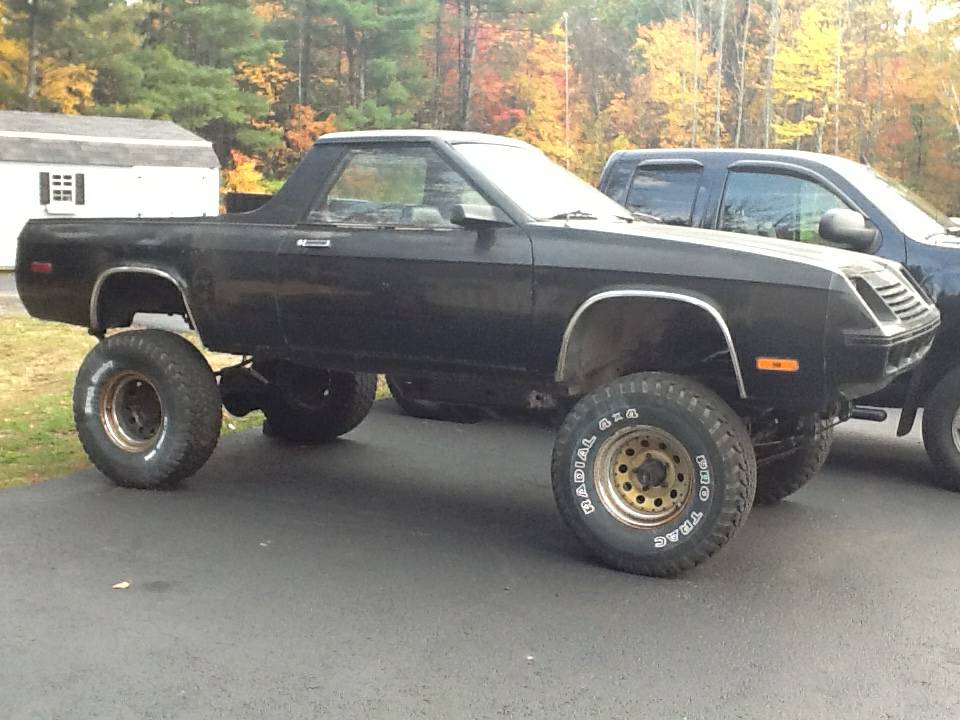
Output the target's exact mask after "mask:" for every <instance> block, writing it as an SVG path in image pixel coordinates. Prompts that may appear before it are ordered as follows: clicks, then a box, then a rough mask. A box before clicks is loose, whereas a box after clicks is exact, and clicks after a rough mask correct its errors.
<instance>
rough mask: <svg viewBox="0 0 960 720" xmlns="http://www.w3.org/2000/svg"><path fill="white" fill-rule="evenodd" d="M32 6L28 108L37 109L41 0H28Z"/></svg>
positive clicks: (30, 16)
mask: <svg viewBox="0 0 960 720" xmlns="http://www.w3.org/2000/svg"><path fill="white" fill-rule="evenodd" d="M27 4H28V5H29V6H30V15H29V28H30V29H29V37H28V39H27V110H36V109H37V94H38V93H39V87H38V86H39V82H38V81H37V75H38V74H39V73H38V69H37V65H38V64H39V60H40V47H39V39H38V35H39V28H38V27H37V25H38V23H39V18H38V17H37V16H38V15H39V14H40V0H27Z"/></svg>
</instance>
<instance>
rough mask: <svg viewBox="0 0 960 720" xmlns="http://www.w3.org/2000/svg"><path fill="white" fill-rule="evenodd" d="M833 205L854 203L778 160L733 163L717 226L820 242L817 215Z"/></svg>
mask: <svg viewBox="0 0 960 720" xmlns="http://www.w3.org/2000/svg"><path fill="white" fill-rule="evenodd" d="M834 208H851V209H855V210H856V209H858V208H856V207H855V205H854V204H853V201H852V200H850V199H849V198H847V197H846V196H845V195H844V194H843V193H842V192H841V191H840V190H839V189H836V188H834V187H831V186H830V185H829V184H828V183H826V182H825V181H822V180H819V179H818V178H815V177H813V176H809V175H807V174H806V173H805V172H804V171H803V170H802V169H801V168H796V169H793V168H789V167H783V166H782V165H780V164H773V165H770V166H765V165H762V164H757V163H753V162H750V163H746V164H744V163H734V164H733V165H732V166H731V168H730V170H729V172H728V173H727V180H726V183H725V185H724V189H723V199H722V201H721V204H720V211H719V213H718V214H717V227H718V228H719V229H720V230H729V231H732V232H741V233H746V234H748V235H761V236H764V237H775V238H779V239H781V240H795V241H799V242H811V243H818V244H822V245H829V244H830V243H829V242H828V241H826V240H824V239H823V238H821V237H820V234H819V233H818V231H817V230H818V227H819V225H820V218H821V217H822V216H823V214H824V213H825V212H827V210H832V209H834Z"/></svg>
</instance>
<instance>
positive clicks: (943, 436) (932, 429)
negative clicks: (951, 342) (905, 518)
mask: <svg viewBox="0 0 960 720" xmlns="http://www.w3.org/2000/svg"><path fill="white" fill-rule="evenodd" d="M923 446H924V447H925V448H926V450H927V454H928V455H929V456H930V459H931V460H932V461H933V466H934V468H935V469H936V472H937V477H938V479H939V480H940V482H941V483H943V484H944V485H945V486H947V487H949V488H951V489H953V490H960V368H957V369H955V370H952V371H950V372H949V373H947V374H946V375H944V376H943V378H942V379H941V380H940V382H938V383H937V384H936V385H934V387H933V389H932V390H931V391H930V393H929V394H928V395H927V400H926V403H925V404H924V409H923Z"/></svg>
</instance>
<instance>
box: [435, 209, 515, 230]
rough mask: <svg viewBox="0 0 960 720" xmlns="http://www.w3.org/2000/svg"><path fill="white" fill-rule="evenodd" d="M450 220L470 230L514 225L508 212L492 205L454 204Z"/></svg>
mask: <svg viewBox="0 0 960 720" xmlns="http://www.w3.org/2000/svg"><path fill="white" fill-rule="evenodd" d="M450 222H452V223H453V224H454V225H460V226H461V227H465V228H467V229H468V230H486V229H493V228H497V227H506V226H508V225H513V222H512V221H511V220H510V218H509V217H507V214H506V213H505V212H503V210H501V209H500V208H496V207H492V206H490V205H454V206H453V209H452V210H451V211H450Z"/></svg>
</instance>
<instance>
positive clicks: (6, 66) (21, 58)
mask: <svg viewBox="0 0 960 720" xmlns="http://www.w3.org/2000/svg"><path fill="white" fill-rule="evenodd" d="M37 76H38V79H39V83H38V87H37V95H38V96H39V97H41V98H43V99H44V100H46V101H47V103H48V104H49V105H52V106H53V107H54V108H55V109H56V110H57V112H61V113H65V114H67V115H76V114H79V113H81V112H83V111H84V110H85V109H86V108H87V107H88V106H89V105H91V104H92V101H93V84H94V82H95V81H96V79H97V72H96V70H93V69H91V68H88V67H87V66H86V65H84V64H82V63H78V64H67V65H61V64H59V63H58V62H57V61H56V60H53V59H52V58H40V61H39V64H38V67H37ZM0 81H2V82H5V83H7V84H9V85H12V86H14V87H19V88H24V89H26V85H27V46H26V44H25V43H23V42H22V41H19V40H13V39H11V38H4V37H0Z"/></svg>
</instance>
